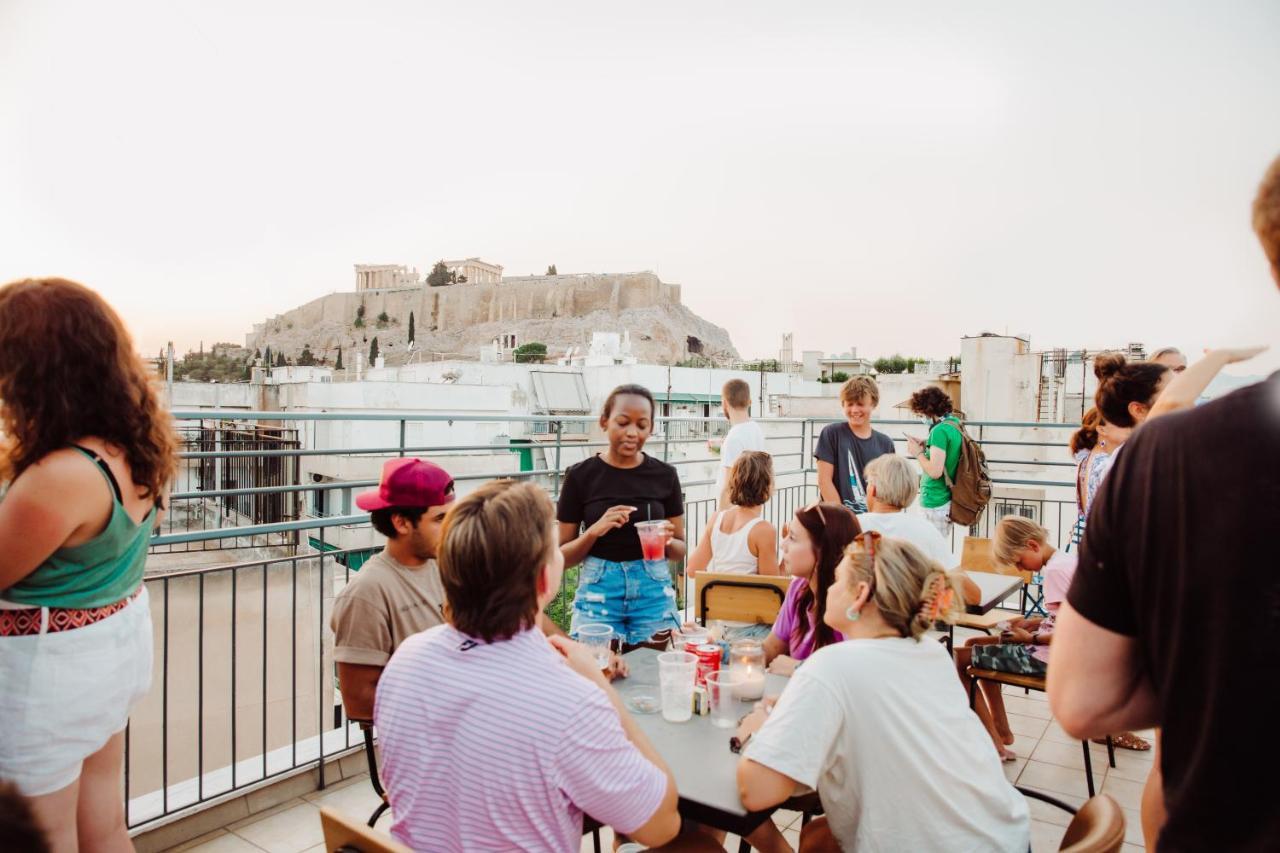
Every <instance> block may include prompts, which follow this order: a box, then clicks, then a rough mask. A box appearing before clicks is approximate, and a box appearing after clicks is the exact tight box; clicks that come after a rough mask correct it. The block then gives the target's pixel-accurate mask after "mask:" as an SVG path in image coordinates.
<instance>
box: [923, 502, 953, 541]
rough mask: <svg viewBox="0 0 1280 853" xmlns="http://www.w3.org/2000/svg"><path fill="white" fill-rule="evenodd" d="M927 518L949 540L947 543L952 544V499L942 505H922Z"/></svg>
mask: <svg viewBox="0 0 1280 853" xmlns="http://www.w3.org/2000/svg"><path fill="white" fill-rule="evenodd" d="M920 509H921V512H923V513H924V517H925V519H926V520H927V521H928V522H929V523H930V524H932V525H933V526H934V528H936V529H937V531H938V532H939V533H941V534H942V538H943V539H945V540H947V545H950V544H951V501H947V502H946V503H944V504H943V505H942V506H935V507H933V508H932V509H925V508H924V507H921V508H920Z"/></svg>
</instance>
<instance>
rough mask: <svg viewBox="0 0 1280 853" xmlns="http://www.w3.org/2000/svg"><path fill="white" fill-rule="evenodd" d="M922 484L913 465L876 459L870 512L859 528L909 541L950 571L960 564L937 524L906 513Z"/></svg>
mask: <svg viewBox="0 0 1280 853" xmlns="http://www.w3.org/2000/svg"><path fill="white" fill-rule="evenodd" d="M918 482H919V478H918V477H917V476H916V474H915V472H914V471H913V470H911V463H909V462H907V460H905V459H903V458H902V457H901V456H898V455H897V454H893V455H885V456H880V457H877V458H875V459H873V460H872V461H871V464H870V465H868V466H867V511H866V512H864V513H862V514H861V515H859V516H858V527H859V528H860V529H861V530H863V531H864V532H865V531H867V530H876V531H879V532H880V533H883V534H884V535H885V536H889V537H892V538H894V539H905V540H907V541H908V542H910V543H911V544H912V545H915V546H916V547H917V548H919V549H920V550H921V551H923V552H924V553H925V556H927V557H928V558H929V559H931V560H936V561H937V562H938V564H939V565H941V566H942V567H943V568H944V569H946V570H947V571H950V570H952V569H954V568H955V567H956V566H957V565H959V563H960V560H959V559H958V558H957V557H956V555H955V554H953V553H952V552H951V546H950V544H949V543H948V542H947V540H946V539H944V538H943V537H942V534H941V533H939V532H938V528H936V527H934V526H933V524H931V523H930V522H929V521H927V520H925V519H924V518H921V517H920V516H918V515H913V514H912V513H909V512H907V511H906V509H907V507H909V506H911V503H912V501H914V500H915V499H916V484H917V483H918Z"/></svg>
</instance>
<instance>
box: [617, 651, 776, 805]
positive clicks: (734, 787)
mask: <svg viewBox="0 0 1280 853" xmlns="http://www.w3.org/2000/svg"><path fill="white" fill-rule="evenodd" d="M626 661H627V666H628V667H629V668H630V669H631V674H630V675H629V676H627V678H625V679H622V680H621V681H617V682H615V683H614V686H615V687H616V688H617V690H618V692H619V694H621V696H622V698H623V701H624V702H625V701H626V699H627V697H628V696H629V695H634V694H645V695H648V696H652V697H653V698H654V699H656V700H659V701H661V694H660V693H659V690H658V652H656V651H654V650H653V649H637V650H635V651H633V652H631V653H629V654H628V655H627V656H626ZM786 684H787V679H786V678H783V677H781V676H777V675H769V676H767V679H766V682H765V695H766V696H775V695H777V694H779V693H781V692H782V688H783V687H785V686H786ZM632 716H633V717H634V718H635V720H636V722H637V723H639V725H640V729H641V730H642V731H643V732H644V733H645V735H646V736H647V737H648V738H649V740H650V741H652V742H653V746H654V748H655V749H656V750H657V751H658V754H659V755H661V756H662V760H663V761H665V762H666V763H667V767H669V768H671V774H672V775H673V776H674V777H675V780H676V789H677V790H678V791H679V793H680V798H681V799H682V800H685V801H688V802H691V803H694V804H696V805H699V806H702V807H704V808H707V809H711V810H714V811H715V812H719V813H721V814H723V815H724V816H725V817H726V818H730V819H732V818H743V817H746V815H747V810H746V809H744V808H743V807H742V801H741V800H739V799H738V777H737V772H738V756H737V755H735V754H734V753H733V752H731V751H730V750H729V738H731V737H733V735H734V733H735V731H734V729H722V728H719V727H717V726H715V725H713V724H712V722H711V717H710V716H698V715H696V714H695V715H694V716H693V718H692V719H690V720H689V721H688V722H684V723H668V722H667V721H666V720H664V719H662V713H661V712H658V713H655V714H633V715H632ZM722 828H725V827H722Z"/></svg>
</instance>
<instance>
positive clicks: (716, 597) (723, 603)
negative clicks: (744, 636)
mask: <svg viewBox="0 0 1280 853" xmlns="http://www.w3.org/2000/svg"><path fill="white" fill-rule="evenodd" d="M790 586H791V577H790V576H789V575H733V574H724V573H719V572H698V574H696V575H695V576H694V583H693V594H694V600H695V601H696V602H697V613H698V619H699V620H700V621H701V622H702V624H704V625H705V624H706V622H707V620H708V619H727V620H731V621H735V622H756V623H764V624H769V625H772V624H773V621H774V620H775V619H777V618H778V611H779V610H781V609H782V602H783V601H784V600H785V599H786V597H787V588H788V587H790Z"/></svg>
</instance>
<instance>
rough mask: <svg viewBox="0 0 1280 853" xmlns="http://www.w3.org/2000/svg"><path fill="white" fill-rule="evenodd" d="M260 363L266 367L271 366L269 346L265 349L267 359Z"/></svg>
mask: <svg viewBox="0 0 1280 853" xmlns="http://www.w3.org/2000/svg"><path fill="white" fill-rule="evenodd" d="M262 363H263V364H265V365H266V366H267V367H270V366H271V347H270V346H268V347H267V357H266V359H265V360H264V361H263V362H262Z"/></svg>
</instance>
